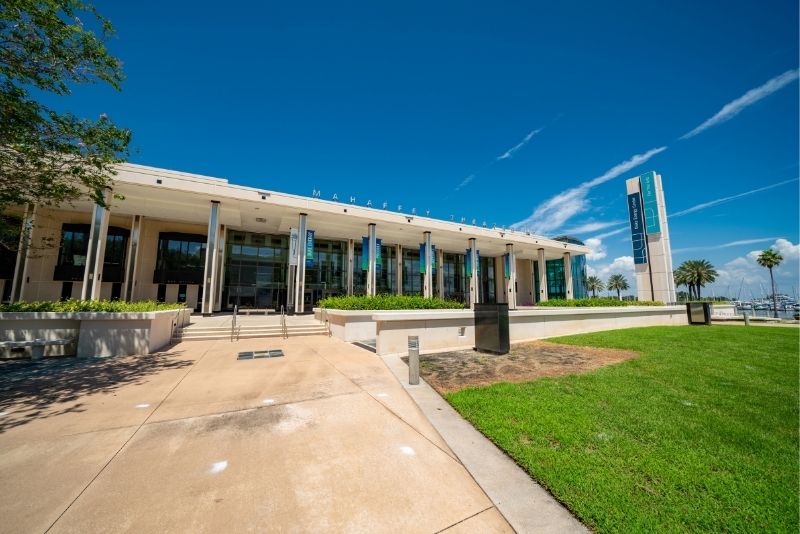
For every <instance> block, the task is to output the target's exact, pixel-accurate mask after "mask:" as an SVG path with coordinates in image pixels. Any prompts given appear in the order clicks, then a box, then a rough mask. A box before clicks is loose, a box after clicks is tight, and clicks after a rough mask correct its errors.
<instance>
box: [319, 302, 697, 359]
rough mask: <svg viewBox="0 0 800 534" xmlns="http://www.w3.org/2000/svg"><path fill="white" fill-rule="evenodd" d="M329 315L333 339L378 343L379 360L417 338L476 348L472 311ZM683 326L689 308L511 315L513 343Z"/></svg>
mask: <svg viewBox="0 0 800 534" xmlns="http://www.w3.org/2000/svg"><path fill="white" fill-rule="evenodd" d="M316 311H317V312H319V311H318V310H316ZM326 313H327V315H328V318H329V320H330V323H331V332H332V333H333V335H335V336H336V337H339V338H340V339H344V340H345V341H359V340H365V339H375V340H376V350H377V353H378V354H380V355H388V354H405V353H406V352H407V345H408V336H419V340H420V348H421V351H422V352H435V351H441V350H447V349H464V348H471V347H473V346H474V345H475V321H474V313H473V312H472V311H471V310H408V311H341V310H326ZM319 317H320V315H318V318H319ZM370 323H372V326H370ZM685 324H687V319H686V308H685V306H628V307H624V308H623V307H609V308H543V307H537V308H535V309H527V310H514V311H510V312H509V334H510V337H511V342H512V343H518V342H521V341H531V340H535V339H543V338H548V337H555V336H565V335H571V334H580V333H586V332H598V331H602V330H614V329H618V328H633V327H639V326H661V325H685ZM359 336H362V337H359Z"/></svg>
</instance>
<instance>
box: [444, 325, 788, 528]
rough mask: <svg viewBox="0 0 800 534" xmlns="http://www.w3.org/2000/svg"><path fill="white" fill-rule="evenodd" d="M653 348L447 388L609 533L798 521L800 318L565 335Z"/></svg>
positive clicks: (471, 416)
mask: <svg viewBox="0 0 800 534" xmlns="http://www.w3.org/2000/svg"><path fill="white" fill-rule="evenodd" d="M553 341H557V342H559V343H568V344H573V345H585V346H594V347H610V348H620V349H630V350H635V351H637V352H639V353H641V357H639V358H636V359H633V360H629V361H626V362H624V363H620V364H617V365H612V366H608V367H604V368H602V369H600V370H597V371H593V372H591V373H587V374H582V375H571V376H564V377H559V378H545V379H540V380H536V381H533V382H526V383H522V384H508V383H500V384H494V385H492V386H488V387H482V388H472V389H465V390H462V391H459V392H457V393H452V394H449V395H447V400H448V401H449V402H450V403H451V404H452V405H453V406H454V407H455V408H456V409H457V410H458V411H459V412H460V413H461V414H462V415H463V416H464V417H465V418H467V419H468V420H469V421H471V422H472V424H473V425H475V427H476V428H478V429H479V430H480V431H481V432H483V433H484V434H485V435H486V436H488V437H489V438H490V439H491V440H492V441H493V442H494V443H496V444H497V445H498V446H499V447H501V448H502V449H503V450H505V451H506V452H507V453H508V454H509V455H510V456H511V457H512V458H514V459H515V460H516V461H517V463H519V464H520V465H521V466H522V467H523V468H524V469H526V470H527V471H528V473H530V474H531V476H532V477H533V478H534V479H535V480H537V481H538V482H539V483H540V484H542V485H543V486H544V487H546V488H547V489H548V490H549V491H550V492H551V493H552V494H553V495H555V496H556V498H558V499H559V500H560V501H561V502H563V503H564V504H565V505H566V506H567V507H569V508H570V510H572V511H573V513H575V514H576V515H577V516H578V517H579V518H580V519H581V520H582V521H583V522H584V523H585V524H586V525H588V526H589V527H591V528H592V529H595V530H597V531H602V532H622V531H624V532H636V531H639V532H681V531H682V532H695V531H714V532H720V531H729V532H730V531H732V532H745V531H750V532H753V531H762V530H766V531H770V532H797V531H798V387H799V385H800V384H799V383H798V342H800V337H799V336H798V329H796V328H777V327H776V328H771V327H744V326H741V327H738V326H710V327H699V326H695V327H689V326H687V327H652V328H636V329H629V330H616V331H611V332H600V333H595V334H583V335H577V336H570V337H565V338H559V339H557V340H553Z"/></svg>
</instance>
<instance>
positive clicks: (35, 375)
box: [0, 336, 511, 533]
mask: <svg viewBox="0 0 800 534" xmlns="http://www.w3.org/2000/svg"><path fill="white" fill-rule="evenodd" d="M265 348H280V349H283V351H284V352H285V354H286V355H285V356H284V357H283V358H274V359H254V360H241V361H239V360H237V359H236V353H237V352H239V351H246V350H250V351H252V350H258V349H265ZM0 484H2V486H3V488H4V491H3V492H2V494H1V495H0V517H2V528H1V529H2V531H3V532H12V533H13V532H98V531H103V532H121V531H134V532H237V531H299V532H311V531H313V532H332V531H335V532H367V531H368V532H398V531H405V532H427V533H434V532H442V531H447V532H511V528H510V527H509V525H508V524H507V523H506V521H505V520H504V518H503V516H502V515H501V514H500V513H499V512H498V511H497V509H496V508H495V506H494V505H493V503H492V501H491V500H490V499H489V498H488V497H487V496H486V494H485V493H484V492H483V491H482V490H481V488H480V487H479V486H478V484H476V483H475V481H474V480H473V479H472V477H471V476H470V474H469V473H468V472H467V470H466V469H465V468H464V466H463V465H462V464H461V463H460V462H459V461H458V459H457V458H456V456H455V454H454V453H453V452H452V451H451V450H450V448H449V447H448V446H447V444H446V443H445V442H444V440H442V438H441V437H440V436H439V434H438V433H437V432H436V431H435V430H434V428H433V427H432V426H431V424H430V423H429V422H428V420H427V419H426V418H425V416H424V415H423V414H422V413H421V411H420V410H419V409H418V407H417V406H416V404H415V403H414V401H413V400H412V399H411V398H410V397H409V396H408V394H407V393H406V392H405V391H404V389H403V387H402V386H401V385H400V384H399V383H398V382H397V380H396V379H395V378H394V376H392V374H391V372H390V371H389V370H388V369H387V368H386V366H385V365H384V363H383V362H382V361H381V360H380V359H379V358H378V357H376V356H375V355H374V354H372V353H370V352H368V351H366V350H362V349H359V348H357V347H354V346H353V345H350V344H346V343H343V342H340V341H337V340H335V339H330V338H327V337H316V336H315V337H306V338H290V339H288V340H274V339H271V340H263V339H262V340H242V341H239V342H236V343H230V342H228V341H205V342H192V343H183V344H179V345H176V346H175V347H173V348H172V349H171V350H169V351H168V352H165V353H162V354H157V355H153V356H149V357H138V358H137V357H129V358H110V359H105V360H84V361H81V360H75V359H69V360H61V361H52V360H48V361H44V362H42V363H30V362H25V363H19V362H17V363H13V364H3V365H2V366H0Z"/></svg>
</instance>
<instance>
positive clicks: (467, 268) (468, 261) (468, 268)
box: [464, 248, 472, 278]
mask: <svg viewBox="0 0 800 534" xmlns="http://www.w3.org/2000/svg"><path fill="white" fill-rule="evenodd" d="M464 276H465V277H466V278H469V277H471V276H472V249H469V248H468V249H467V255H466V257H465V258H464Z"/></svg>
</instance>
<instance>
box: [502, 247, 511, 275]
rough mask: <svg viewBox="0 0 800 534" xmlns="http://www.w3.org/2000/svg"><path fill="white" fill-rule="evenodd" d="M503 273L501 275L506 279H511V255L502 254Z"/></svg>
mask: <svg viewBox="0 0 800 534" xmlns="http://www.w3.org/2000/svg"><path fill="white" fill-rule="evenodd" d="M503 271H505V272H504V273H503V274H505V277H506V278H507V279H510V278H511V254H509V253H507V252H506V253H505V254H503Z"/></svg>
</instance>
